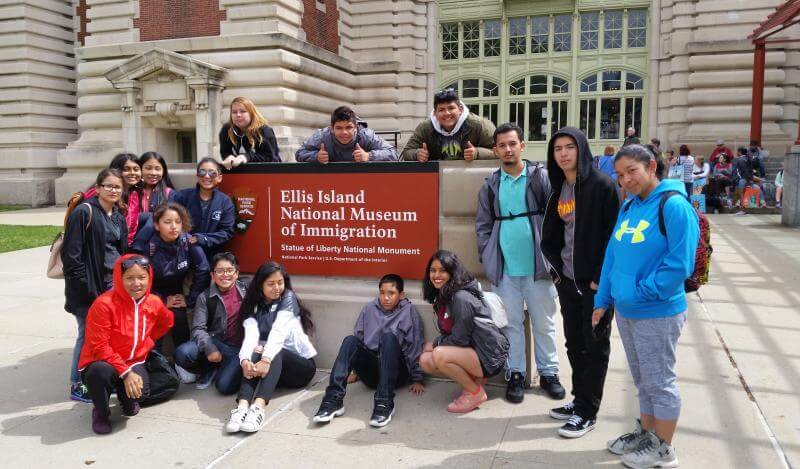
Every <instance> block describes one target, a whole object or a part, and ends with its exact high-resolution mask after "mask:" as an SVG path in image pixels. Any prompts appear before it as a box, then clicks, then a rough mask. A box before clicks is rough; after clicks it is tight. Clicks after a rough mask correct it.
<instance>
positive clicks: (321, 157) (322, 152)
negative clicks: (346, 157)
mask: <svg viewBox="0 0 800 469" xmlns="http://www.w3.org/2000/svg"><path fill="white" fill-rule="evenodd" d="M317 161H319V162H320V163H322V164H327V163H328V161H330V156H329V155H328V150H326V149H325V144H324V143H320V144H319V153H317Z"/></svg>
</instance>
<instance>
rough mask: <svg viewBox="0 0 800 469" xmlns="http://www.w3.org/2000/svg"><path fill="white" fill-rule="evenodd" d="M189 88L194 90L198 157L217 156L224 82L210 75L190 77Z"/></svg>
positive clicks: (188, 80) (187, 80)
mask: <svg viewBox="0 0 800 469" xmlns="http://www.w3.org/2000/svg"><path fill="white" fill-rule="evenodd" d="M186 83H187V84H188V85H189V88H191V89H192V90H194V106H195V135H196V137H197V159H198V160H200V159H202V158H205V157H206V156H211V157H217V155H218V154H219V142H218V141H217V136H218V132H219V129H220V128H221V127H222V118H221V117H222V90H224V89H225V87H224V86H222V82H221V81H219V80H213V79H209V78H208V77H189V78H187V79H186Z"/></svg>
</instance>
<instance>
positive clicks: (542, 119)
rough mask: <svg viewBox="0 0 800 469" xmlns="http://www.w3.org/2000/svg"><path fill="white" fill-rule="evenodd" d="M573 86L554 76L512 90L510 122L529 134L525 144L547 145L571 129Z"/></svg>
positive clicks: (531, 78) (512, 86) (518, 83)
mask: <svg viewBox="0 0 800 469" xmlns="http://www.w3.org/2000/svg"><path fill="white" fill-rule="evenodd" d="M568 93H569V82H568V81H567V80H566V79H564V78H561V77H557V76H553V75H530V76H527V77H524V78H520V79H518V80H515V81H513V82H511V84H510V85H509V87H508V94H509V97H510V99H509V101H510V102H509V104H508V120H509V121H510V122H514V123H516V124H517V125H519V126H520V127H522V129H523V130H525V140H526V141H529V142H540V141H546V140H547V139H548V138H549V136H550V135H553V133H554V132H555V131H556V130H558V129H560V128H561V127H564V126H566V125H567V113H568V109H569V95H568Z"/></svg>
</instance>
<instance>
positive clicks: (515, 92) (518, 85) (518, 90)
mask: <svg viewBox="0 0 800 469" xmlns="http://www.w3.org/2000/svg"><path fill="white" fill-rule="evenodd" d="M508 93H509V94H510V95H511V96H519V95H522V94H525V79H524V78H520V79H519V80H517V81H515V82H514V83H512V84H510V85H509V86H508Z"/></svg>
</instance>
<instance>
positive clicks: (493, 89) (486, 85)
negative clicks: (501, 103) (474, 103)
mask: <svg viewBox="0 0 800 469" xmlns="http://www.w3.org/2000/svg"><path fill="white" fill-rule="evenodd" d="M498 92H499V86H498V85H497V83H492V82H491V81H489V80H483V97H484V98H486V97H489V96H497V94H498Z"/></svg>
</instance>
